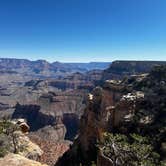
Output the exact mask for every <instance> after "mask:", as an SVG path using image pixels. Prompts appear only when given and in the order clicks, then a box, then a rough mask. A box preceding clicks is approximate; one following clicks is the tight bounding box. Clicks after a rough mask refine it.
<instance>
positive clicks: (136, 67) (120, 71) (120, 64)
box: [103, 61, 166, 80]
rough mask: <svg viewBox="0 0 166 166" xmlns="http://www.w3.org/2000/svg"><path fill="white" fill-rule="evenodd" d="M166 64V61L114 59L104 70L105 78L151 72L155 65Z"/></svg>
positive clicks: (118, 77)
mask: <svg viewBox="0 0 166 166" xmlns="http://www.w3.org/2000/svg"><path fill="white" fill-rule="evenodd" d="M165 64H166V61H114V62H113V63H112V64H111V65H110V67H109V68H108V69H106V70H104V72H103V80H107V79H122V78H124V77H126V76H130V75H134V74H142V73H149V72H150V71H151V69H152V68H153V67H154V66H157V65H165Z"/></svg>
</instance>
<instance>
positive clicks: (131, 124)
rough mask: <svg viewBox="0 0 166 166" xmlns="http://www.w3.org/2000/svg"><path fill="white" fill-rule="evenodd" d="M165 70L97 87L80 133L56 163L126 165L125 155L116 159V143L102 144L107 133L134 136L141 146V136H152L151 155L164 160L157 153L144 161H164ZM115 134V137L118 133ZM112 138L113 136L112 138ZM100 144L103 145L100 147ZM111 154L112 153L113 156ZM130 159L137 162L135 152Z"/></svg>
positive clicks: (149, 145)
mask: <svg viewBox="0 0 166 166" xmlns="http://www.w3.org/2000/svg"><path fill="white" fill-rule="evenodd" d="M165 73H166V68H165V67H164V66H161V67H159V66H158V67H156V68H155V69H153V70H152V71H151V72H150V74H146V75H142V74H141V75H137V76H136V75H134V76H131V77H130V78H128V79H123V80H122V81H115V80H107V81H106V82H105V83H104V84H103V86H102V88H99V87H98V88H96V89H94V91H93V93H92V94H90V95H89V99H88V103H87V108H86V109H85V112H84V114H83V116H82V118H81V125H80V131H79V136H78V138H77V139H76V140H75V141H74V144H73V145H72V146H71V148H70V149H69V151H67V152H66V153H65V154H64V155H63V157H62V158H61V159H60V160H59V161H58V162H57V164H56V165H57V166H62V165H68V166H70V165H71V166H78V165H80V164H82V165H87V166H89V165H91V164H92V163H93V162H96V164H97V165H98V166H103V165H106V166H111V165H114V164H115V163H114V162H118V163H119V164H122V163H123V162H124V161H125V158H124V156H123V159H124V160H119V159H118V158H117V160H115V161H114V158H115V157H117V156H116V154H114V153H115V152H114V151H113V150H112V149H111V146H112V145H107V144H106V143H105V142H104V143H103V144H102V142H103V141H104V137H103V134H104V133H105V132H110V133H113V134H115V135H116V134H119V137H121V135H122V137H124V136H125V137H126V139H129V140H130V139H133V138H134V139H136V140H137V141H138V143H137V146H140V144H139V141H141V139H145V138H146V137H149V136H151V141H152V139H153V143H152V142H149V144H148V143H147V144H145V147H146V146H147V147H151V149H153V151H152V152H151V153H150V154H149V156H151V155H152V156H153V154H156V156H158V155H159V156H160V160H161V161H160V160H159V158H158V157H156V158H155V157H154V156H153V157H152V158H150V157H149V158H147V159H146V160H145V161H143V162H147V163H148V162H149V163H151V164H152V163H155V164H158V165H160V164H161V163H163V162H164V161H165V155H164V153H163V150H161V149H163V145H164V143H165V141H166V140H165V136H164V135H165V134H166V130H165V128H164V126H165V120H164V118H165V117H166V114H165V108H166V105H165V104H166V103H165V101H166V100H165V99H166V98H165V97H166V91H165V90H166V88H165V87H166V86H165V85H166V80H165V78H166V75H165ZM133 133H134V134H135V135H134V136H133V135H132V134H133ZM123 135H124V136H123ZM111 137H112V138H113V139H114V135H113V136H111ZM111 137H110V139H112V138H111ZM156 137H157V138H158V139H157V140H156V139H155V138H156ZM115 138H117V137H115ZM139 139H140V140H139ZM146 139H148V138H146ZM122 143H123V142H122ZM124 143H126V146H131V145H132V144H131V145H130V144H129V143H128V142H124ZM130 143H131V142H130ZM100 144H102V145H100ZM105 144H106V145H105ZM97 145H100V148H99V149H98V146H97ZM122 145H123V144H122ZM134 145H135V144H134ZM134 145H132V146H134ZM105 146H108V147H109V148H108V147H105ZM135 146H136V145H135ZM107 148H108V149H109V150H110V151H109V150H108V149H107ZM112 148H114V147H112ZM140 148H141V147H140ZM104 149H107V151H104ZM130 150H133V149H130ZM134 150H135V147H134ZM144 150H145V149H144ZM143 152H144V151H143ZM148 152H150V150H149V151H148ZM109 153H112V155H111V156H110V155H109ZM126 153H127V152H126ZM135 153H138V154H137V155H138V156H139V152H138V151H137V152H135ZM126 155H127V154H126ZM138 156H137V157H138ZM130 157H131V156H130ZM137 159H138V164H141V162H142V161H141V160H139V157H138V158H137ZM129 161H131V162H132V161H134V155H133V158H132V157H131V158H130V160H129ZM125 162H127V161H125ZM160 162H161V163H160Z"/></svg>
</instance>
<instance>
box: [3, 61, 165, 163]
mask: <svg viewBox="0 0 166 166" xmlns="http://www.w3.org/2000/svg"><path fill="white" fill-rule="evenodd" d="M165 66H166V62H165V61H113V62H108V63H102V62H101V63H100V62H98V63H95V62H93V63H60V62H55V63H48V62H47V61H44V60H38V61H29V60H25V59H6V58H4V59H3V58H2V59H0V73H1V75H0V113H1V114H0V119H1V126H0V127H1V130H0V132H1V133H0V143H1V146H0V156H1V158H0V165H4V164H6V163H7V164H8V165H9V166H10V165H11V166H14V165H17V164H16V162H15V161H20V162H23V163H24V162H25V163H24V165H27V166H30V165H33V162H34V163H35V162H36V163H35V164H36V165H45V164H46V165H49V166H80V165H83V166H91V165H97V166H113V165H117V166H121V165H134V164H135V165H141V164H142V163H143V162H145V165H162V164H163V163H164V162H165V159H166V156H165V150H166V149H165V144H166V140H165V134H166V133H165V132H166V130H165V118H166V114H165V108H166V103H165V101H166V92H165V90H166V80H165V79H166V67H165ZM14 126H17V127H18V128H15V127H14ZM12 129H13V130H14V131H13V130H12ZM12 131H13V134H11V133H12ZM8 132H9V133H8ZM16 133H17V134H16ZM149 137H151V138H153V139H151V140H150V141H149ZM12 139H13V140H15V141H14V142H13V141H12ZM7 140H8V141H7ZM112 141H113V142H114V144H112V143H111V142H112ZM134 141H135V142H134ZM7 144H10V147H8V146H7ZM141 144H145V145H144V146H145V149H144V151H142V154H139V152H138V151H139V148H141ZM123 145H124V146H123ZM134 145H135V146H134ZM132 146H133V147H132ZM125 147H128V149H126V148H125ZM136 147H137V149H136ZM146 148H147V149H146ZM118 149H119V150H118ZM137 150H138V151H137ZM122 152H123V153H122ZM121 153H122V154H121ZM137 153H138V154H137ZM145 154H148V155H147V157H146V158H145V159H144V160H142V159H141V155H145ZM10 160H11V161H10ZM34 160H36V161H34ZM135 160H136V162H135V163H134V162H133V161H135ZM10 162H11V163H10Z"/></svg>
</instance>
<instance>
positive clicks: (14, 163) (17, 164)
mask: <svg viewBox="0 0 166 166" xmlns="http://www.w3.org/2000/svg"><path fill="white" fill-rule="evenodd" d="M0 165H4V166H47V165H46V164H41V163H39V162H37V161H34V160H30V159H27V158H25V157H23V156H21V155H19V154H8V155H7V156H5V157H4V158H0Z"/></svg>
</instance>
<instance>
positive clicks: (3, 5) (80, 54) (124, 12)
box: [0, 0, 166, 62]
mask: <svg viewBox="0 0 166 166" xmlns="http://www.w3.org/2000/svg"><path fill="white" fill-rule="evenodd" d="M0 57H1V58H2V57H4V58H5V57H14V58H26V59H31V60H36V59H46V60H48V61H62V62H88V61H112V60H118V59H121V60H122V59H124V60H127V59H134V60H166V0H1V1H0Z"/></svg>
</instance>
